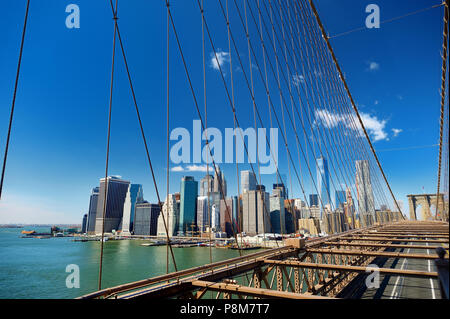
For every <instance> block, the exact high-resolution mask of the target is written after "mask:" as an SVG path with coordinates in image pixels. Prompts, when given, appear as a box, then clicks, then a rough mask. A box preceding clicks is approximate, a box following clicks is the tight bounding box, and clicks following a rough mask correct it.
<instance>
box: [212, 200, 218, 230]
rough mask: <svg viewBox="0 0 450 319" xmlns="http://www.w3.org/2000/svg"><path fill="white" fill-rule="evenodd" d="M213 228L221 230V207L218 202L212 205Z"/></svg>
mask: <svg viewBox="0 0 450 319" xmlns="http://www.w3.org/2000/svg"><path fill="white" fill-rule="evenodd" d="M211 215H212V216H211V229H212V230H213V231H220V209H219V206H217V205H216V204H214V205H212V214H211Z"/></svg>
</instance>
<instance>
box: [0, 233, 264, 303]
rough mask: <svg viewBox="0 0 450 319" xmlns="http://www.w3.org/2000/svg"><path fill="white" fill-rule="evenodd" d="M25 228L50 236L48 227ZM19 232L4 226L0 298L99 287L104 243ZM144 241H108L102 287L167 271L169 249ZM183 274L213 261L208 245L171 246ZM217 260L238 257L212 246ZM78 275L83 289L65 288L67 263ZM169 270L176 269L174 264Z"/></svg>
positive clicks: (61, 294)
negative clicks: (101, 248)
mask: <svg viewBox="0 0 450 319" xmlns="http://www.w3.org/2000/svg"><path fill="white" fill-rule="evenodd" d="M25 229H26V230H36V231H37V232H49V231H50V228H42V227H34V228H30V229H28V228H25ZM22 230H23V229H20V228H0V287H1V289H0V298H2V299H4V298H75V297H78V296H81V295H84V294H87V293H89V292H93V291H95V290H97V288H98V274H99V261H100V260H99V259H100V257H99V256H100V242H99V241H91V242H74V241H72V239H73V238H71V237H65V238H49V239H37V238H21V237H20V236H21V231H22ZM145 242H146V241H141V240H117V241H107V242H105V245H104V257H103V275H102V288H107V287H112V286H116V285H120V284H124V283H128V282H132V281H136V280H141V279H146V278H149V277H154V276H157V275H162V274H165V273H166V246H157V247H145V246H141V245H140V244H142V243H145ZM173 251H174V254H175V260H176V263H177V267H178V269H179V270H181V269H187V268H191V267H195V266H200V265H204V264H207V263H209V262H210V248H209V247H191V248H173ZM211 251H212V258H213V262H215V261H220V260H224V259H229V258H233V257H237V256H239V252H238V251H237V250H230V249H219V248H212V249H211ZM250 252H255V251H249V252H248V253H250ZM71 264H75V265H77V266H78V267H79V271H80V288H67V286H66V278H67V277H68V276H69V275H70V274H71V273H70V272H66V267H67V266H68V265H71ZM170 270H171V271H173V270H174V269H173V267H172V266H171V269H170Z"/></svg>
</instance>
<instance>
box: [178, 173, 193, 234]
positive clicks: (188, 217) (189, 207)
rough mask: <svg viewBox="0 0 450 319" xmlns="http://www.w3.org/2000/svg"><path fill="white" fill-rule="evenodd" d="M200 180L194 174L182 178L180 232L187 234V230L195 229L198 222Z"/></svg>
mask: <svg viewBox="0 0 450 319" xmlns="http://www.w3.org/2000/svg"><path fill="white" fill-rule="evenodd" d="M197 195H198V182H197V181H195V180H194V177H192V176H185V177H183V178H182V179H181V188H180V222H179V226H178V234H179V235H180V236H185V235H186V232H191V231H194V229H193V228H194V227H196V223H197V219H196V216H197Z"/></svg>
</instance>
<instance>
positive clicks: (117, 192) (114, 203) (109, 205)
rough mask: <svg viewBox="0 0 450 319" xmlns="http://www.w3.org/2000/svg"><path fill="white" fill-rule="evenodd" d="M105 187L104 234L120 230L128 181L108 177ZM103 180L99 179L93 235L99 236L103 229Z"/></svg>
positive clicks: (117, 177) (116, 177)
mask: <svg viewBox="0 0 450 319" xmlns="http://www.w3.org/2000/svg"><path fill="white" fill-rule="evenodd" d="M107 183H108V187H107V194H106V196H107V201H106V210H105V227H104V231H105V233H110V232H112V230H121V229H122V218H123V205H124V203H125V197H126V195H127V191H128V186H129V185H130V182H129V181H125V180H122V179H121V178H120V176H109V177H108V182H107ZM105 187H106V183H105V179H104V178H102V179H100V191H99V196H98V203H97V218H96V223H95V233H96V234H101V233H102V228H103V205H104V200H105Z"/></svg>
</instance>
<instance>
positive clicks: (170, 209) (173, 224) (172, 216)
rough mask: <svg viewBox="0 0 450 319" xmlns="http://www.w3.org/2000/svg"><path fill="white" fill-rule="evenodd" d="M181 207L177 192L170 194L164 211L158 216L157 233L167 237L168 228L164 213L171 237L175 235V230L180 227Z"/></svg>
mask: <svg viewBox="0 0 450 319" xmlns="http://www.w3.org/2000/svg"><path fill="white" fill-rule="evenodd" d="M179 214H180V212H179V207H178V204H177V199H176V195H175V194H169V195H168V196H167V198H166V201H165V202H164V205H163V210H162V213H161V214H160V215H159V217H158V228H157V235H158V236H164V237H166V236H167V235H166V229H165V227H164V220H163V215H164V218H165V220H166V225H167V229H168V231H169V237H172V236H173V235H174V232H175V231H176V230H177V228H178V218H179Z"/></svg>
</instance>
